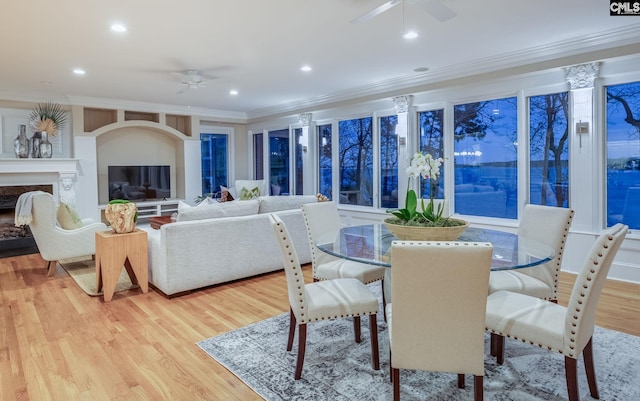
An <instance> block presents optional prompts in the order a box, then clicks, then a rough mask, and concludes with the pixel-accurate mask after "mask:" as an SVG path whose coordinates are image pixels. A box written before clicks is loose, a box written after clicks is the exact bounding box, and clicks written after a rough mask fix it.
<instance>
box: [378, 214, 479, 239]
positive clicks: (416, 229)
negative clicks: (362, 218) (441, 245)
mask: <svg viewBox="0 0 640 401" xmlns="http://www.w3.org/2000/svg"><path fill="white" fill-rule="evenodd" d="M449 220H455V221H459V222H461V223H463V224H461V225H459V226H452V227H423V226H405V225H403V224H393V223H389V222H388V221H387V220H385V221H384V224H385V225H386V226H387V229H389V231H391V233H392V234H393V235H394V236H395V237H396V238H398V239H400V240H410V241H453V240H456V239H458V237H459V236H460V235H461V234H462V232H463V231H464V230H466V229H467V227H469V222H468V221H465V220H461V219H454V218H449Z"/></svg>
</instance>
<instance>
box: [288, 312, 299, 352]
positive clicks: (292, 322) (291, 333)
mask: <svg viewBox="0 0 640 401" xmlns="http://www.w3.org/2000/svg"><path fill="white" fill-rule="evenodd" d="M297 325H298V324H297V323H296V315H294V314H293V309H289V340H288V341H287V351H291V348H293V337H294V336H295V335H296V326H297Z"/></svg>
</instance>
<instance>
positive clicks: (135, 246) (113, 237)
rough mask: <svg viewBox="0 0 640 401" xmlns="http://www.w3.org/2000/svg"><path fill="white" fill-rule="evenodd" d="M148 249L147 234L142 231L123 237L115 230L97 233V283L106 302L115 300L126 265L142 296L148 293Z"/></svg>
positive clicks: (136, 230) (135, 231)
mask: <svg viewBox="0 0 640 401" xmlns="http://www.w3.org/2000/svg"><path fill="white" fill-rule="evenodd" d="M147 249H148V246H147V232H146V231H143V230H140V229H139V228H136V229H135V230H134V231H132V232H130V233H122V234H117V233H116V232H114V231H113V230H110V231H98V232H96V280H97V287H98V291H100V290H101V289H103V293H104V301H105V302H109V301H111V298H113V293H114V291H115V289H116V284H117V283H118V278H119V277H120V273H121V272H122V267H123V266H124V268H125V269H127V274H129V278H130V279H131V282H132V283H133V284H138V285H139V286H140V289H141V290H142V292H143V293H147V292H148V291H149V279H148V278H149V270H148V260H149V258H148V254H147V252H148V251H147Z"/></svg>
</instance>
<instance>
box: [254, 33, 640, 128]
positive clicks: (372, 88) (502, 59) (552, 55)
mask: <svg viewBox="0 0 640 401" xmlns="http://www.w3.org/2000/svg"><path fill="white" fill-rule="evenodd" d="M634 44H638V45H639V47H638V49H636V53H637V52H640V25H638V24H635V25H630V26H627V27H623V28H619V29H612V30H609V31H603V32H599V33H597V34H592V35H589V36H584V37H580V38H576V39H571V40H564V41H559V42H555V43H552V44H547V45H543V46H536V47H530V48H526V49H520V50H518V51H515V52H511V53H507V54H503V55H499V56H493V57H486V58H481V59H476V60H473V61H470V62H467V63H462V64H454V65H447V66H444V67H440V68H437V69H433V70H430V71H428V72H425V73H423V74H411V75H406V76H402V77H397V78H393V79H389V80H385V81H380V82H375V83H372V84H369V85H364V86H360V87H355V88H351V89H348V90H344V91H339V92H334V93H331V94H327V95H322V96H317V97H314V98H309V99H301V100H298V101H295V102H290V103H286V104H282V105H277V106H274V107H268V108H263V109H257V110H253V111H250V112H248V113H247V118H248V120H249V122H252V121H255V120H261V119H264V118H265V117H269V116H274V115H285V114H288V113H297V112H300V111H301V110H306V111H309V110H314V109H317V108H321V107H322V106H328V105H330V104H332V103H339V102H344V101H347V100H353V99H358V98H366V97H371V96H375V95H379V94H383V93H389V92H398V91H399V90H403V89H404V90H409V89H411V88H417V87H420V86H425V85H429V84H435V83H438V82H442V81H449V80H454V79H460V78H464V77H468V76H473V75H479V74H484V73H488V72H492V71H496V70H505V69H509V68H514V67H522V66H526V65H529V64H535V63H540V62H544V61H550V60H553V59H558V60H560V61H561V60H568V59H569V58H570V57H571V56H577V55H580V54H585V53H592V52H596V51H601V50H607V49H611V48H622V47H624V46H628V45H634ZM623 55H627V54H621V56H623ZM561 67H567V65H557V66H556V68H561Z"/></svg>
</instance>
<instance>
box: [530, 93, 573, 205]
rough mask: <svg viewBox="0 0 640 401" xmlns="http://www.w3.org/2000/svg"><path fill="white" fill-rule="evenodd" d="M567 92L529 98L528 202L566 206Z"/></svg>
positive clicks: (567, 179)
mask: <svg viewBox="0 0 640 401" xmlns="http://www.w3.org/2000/svg"><path fill="white" fill-rule="evenodd" d="M568 114H569V93H568V92H562V93H554V94H551V95H541V96H533V97H530V98H529V159H530V166H529V198H530V199H529V202H530V203H533V204H536V205H547V206H559V207H568V206H569V126H568V121H569V115H568Z"/></svg>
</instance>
